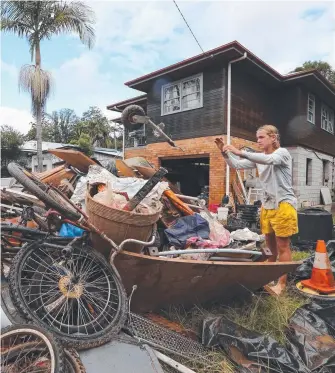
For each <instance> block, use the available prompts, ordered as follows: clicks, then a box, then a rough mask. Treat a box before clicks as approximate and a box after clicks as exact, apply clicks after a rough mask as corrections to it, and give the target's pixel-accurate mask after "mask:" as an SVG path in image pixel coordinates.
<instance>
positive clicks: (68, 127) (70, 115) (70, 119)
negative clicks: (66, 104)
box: [46, 109, 79, 144]
mask: <svg viewBox="0 0 335 373" xmlns="http://www.w3.org/2000/svg"><path fill="white" fill-rule="evenodd" d="M46 118H47V120H48V127H49V129H50V131H51V137H52V141H54V142H59V143H63V144H67V143H68V142H69V141H71V140H72V139H73V132H74V128H75V125H76V123H77V122H78V121H79V118H78V117H77V116H76V114H75V112H74V110H72V109H61V110H59V111H53V112H52V113H51V114H46Z"/></svg>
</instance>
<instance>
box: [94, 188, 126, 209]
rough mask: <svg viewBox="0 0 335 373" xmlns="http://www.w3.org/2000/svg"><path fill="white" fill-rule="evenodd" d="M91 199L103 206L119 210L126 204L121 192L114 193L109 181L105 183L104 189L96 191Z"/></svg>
mask: <svg viewBox="0 0 335 373" xmlns="http://www.w3.org/2000/svg"><path fill="white" fill-rule="evenodd" d="M93 199H94V200H95V201H97V202H100V203H102V204H103V205H105V206H108V207H111V208H114V209H119V210H122V209H123V207H124V206H125V205H126V204H127V198H126V197H125V196H123V195H122V194H118V193H115V192H114V191H113V190H112V188H111V185H110V182H108V183H107V186H106V189H105V190H103V191H102V192H99V193H97V194H96V195H95V196H94V197H93Z"/></svg>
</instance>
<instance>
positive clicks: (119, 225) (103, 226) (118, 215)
mask: <svg viewBox="0 0 335 373" xmlns="http://www.w3.org/2000/svg"><path fill="white" fill-rule="evenodd" d="M96 192H97V186H96V185H95V186H94V185H92V186H91V188H90V190H89V191H87V193H86V211H87V215H88V217H89V219H88V220H89V222H90V223H92V224H93V225H94V226H95V227H97V228H98V229H99V230H101V231H102V232H103V233H105V234H106V236H107V237H108V238H110V239H112V240H113V241H114V242H115V243H116V244H117V245H120V243H121V242H122V241H124V240H126V239H128V238H133V239H135V240H140V241H148V240H149V238H150V236H151V233H152V231H153V228H154V225H155V223H156V222H157V221H158V219H159V216H160V213H161V211H158V212H155V213H153V214H138V213H135V212H132V211H123V210H118V209H114V208H112V207H109V206H106V205H104V204H102V203H100V202H98V201H96V200H94V199H93V198H92V197H93V196H94V195H95V194H96ZM91 239H92V243H93V246H94V248H95V249H96V250H97V251H99V252H100V253H101V254H103V255H104V256H105V257H106V258H108V257H109V255H110V251H111V247H110V245H109V244H108V242H106V241H105V240H104V239H102V238H101V237H100V236H99V235H98V234H96V233H92V234H91ZM142 248H143V245H139V244H136V243H127V244H126V245H125V246H124V250H127V251H132V252H137V253H139V252H140V251H141V250H142Z"/></svg>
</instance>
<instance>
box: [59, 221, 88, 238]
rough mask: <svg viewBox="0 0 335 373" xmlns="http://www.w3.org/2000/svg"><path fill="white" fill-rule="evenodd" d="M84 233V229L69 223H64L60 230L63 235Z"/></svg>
mask: <svg viewBox="0 0 335 373" xmlns="http://www.w3.org/2000/svg"><path fill="white" fill-rule="evenodd" d="M83 233H84V230H83V229H81V228H79V227H76V226H75V225H72V224H69V223H64V224H63V225H62V226H61V228H60V231H59V235H60V236H61V237H80V236H82V235H83Z"/></svg>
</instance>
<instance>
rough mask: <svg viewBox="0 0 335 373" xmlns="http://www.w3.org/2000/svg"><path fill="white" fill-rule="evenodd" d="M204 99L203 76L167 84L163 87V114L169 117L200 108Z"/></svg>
mask: <svg viewBox="0 0 335 373" xmlns="http://www.w3.org/2000/svg"><path fill="white" fill-rule="evenodd" d="M202 98H203V87H202V74H199V75H195V76H192V77H189V78H187V79H183V80H180V81H178V82H174V83H171V84H166V85H164V86H163V87H162V109H161V114H162V115H167V114H173V113H178V112H180V111H186V110H192V109H197V108H200V107H202Z"/></svg>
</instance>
